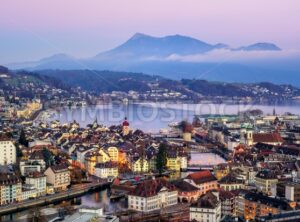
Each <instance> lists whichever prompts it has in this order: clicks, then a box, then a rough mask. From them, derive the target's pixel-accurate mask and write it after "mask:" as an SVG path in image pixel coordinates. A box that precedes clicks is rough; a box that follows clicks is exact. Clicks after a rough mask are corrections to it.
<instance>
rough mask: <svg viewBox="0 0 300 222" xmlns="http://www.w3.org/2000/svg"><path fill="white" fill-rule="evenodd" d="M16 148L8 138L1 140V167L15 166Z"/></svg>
mask: <svg viewBox="0 0 300 222" xmlns="http://www.w3.org/2000/svg"><path fill="white" fill-rule="evenodd" d="M16 159H17V155H16V146H15V145H14V144H13V142H12V141H11V140H9V139H8V138H0V165H7V164H15V163H16Z"/></svg>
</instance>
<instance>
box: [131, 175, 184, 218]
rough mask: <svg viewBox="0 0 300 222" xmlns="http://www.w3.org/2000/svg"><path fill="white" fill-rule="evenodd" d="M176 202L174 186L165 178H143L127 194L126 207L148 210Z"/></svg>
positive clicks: (176, 194) (176, 195)
mask: <svg viewBox="0 0 300 222" xmlns="http://www.w3.org/2000/svg"><path fill="white" fill-rule="evenodd" d="M177 203H178V191H177V189H176V187H175V186H174V185H173V184H171V183H169V182H168V181H167V180H165V179H162V178H161V179H150V180H145V181H143V182H141V183H139V184H138V185H137V187H136V188H135V189H134V190H133V191H131V192H130V193H129V194H128V209H130V210H136V211H143V212H150V211H154V210H159V209H162V208H165V207H169V206H172V205H176V204H177Z"/></svg>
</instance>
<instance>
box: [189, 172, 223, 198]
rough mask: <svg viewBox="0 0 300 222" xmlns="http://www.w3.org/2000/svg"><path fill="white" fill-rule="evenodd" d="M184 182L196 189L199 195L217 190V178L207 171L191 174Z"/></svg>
mask: <svg viewBox="0 0 300 222" xmlns="http://www.w3.org/2000/svg"><path fill="white" fill-rule="evenodd" d="M185 181H187V182H188V183H190V184H192V185H193V186H195V187H197V188H198V189H199V191H200V195H203V194H206V193H207V192H208V191H210V190H214V189H217V188H218V181H217V178H216V177H215V176H214V175H213V174H212V173H211V172H210V171H209V170H204V171H199V172H196V173H191V174H189V175H188V176H187V177H186V178H185Z"/></svg>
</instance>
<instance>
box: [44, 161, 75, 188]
mask: <svg viewBox="0 0 300 222" xmlns="http://www.w3.org/2000/svg"><path fill="white" fill-rule="evenodd" d="M45 175H46V181H47V183H50V184H52V185H53V187H54V190H66V189H67V187H68V186H69V185H70V183H71V178H70V171H69V169H68V166H66V165H64V164H61V165H55V166H51V167H49V168H48V169H47V170H46V171H45Z"/></svg>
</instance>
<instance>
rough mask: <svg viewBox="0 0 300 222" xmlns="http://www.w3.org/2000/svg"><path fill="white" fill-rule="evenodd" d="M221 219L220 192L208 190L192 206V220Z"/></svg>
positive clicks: (216, 220)
mask: <svg viewBox="0 0 300 222" xmlns="http://www.w3.org/2000/svg"><path fill="white" fill-rule="evenodd" d="M192 220H196V221H203V222H204V221H209V222H220V221H221V201H220V199H219V193H218V192H208V193H206V194H205V195H203V196H202V197H200V198H199V200H198V201H197V202H196V203H194V204H192V205H191V206H190V221H192Z"/></svg>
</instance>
